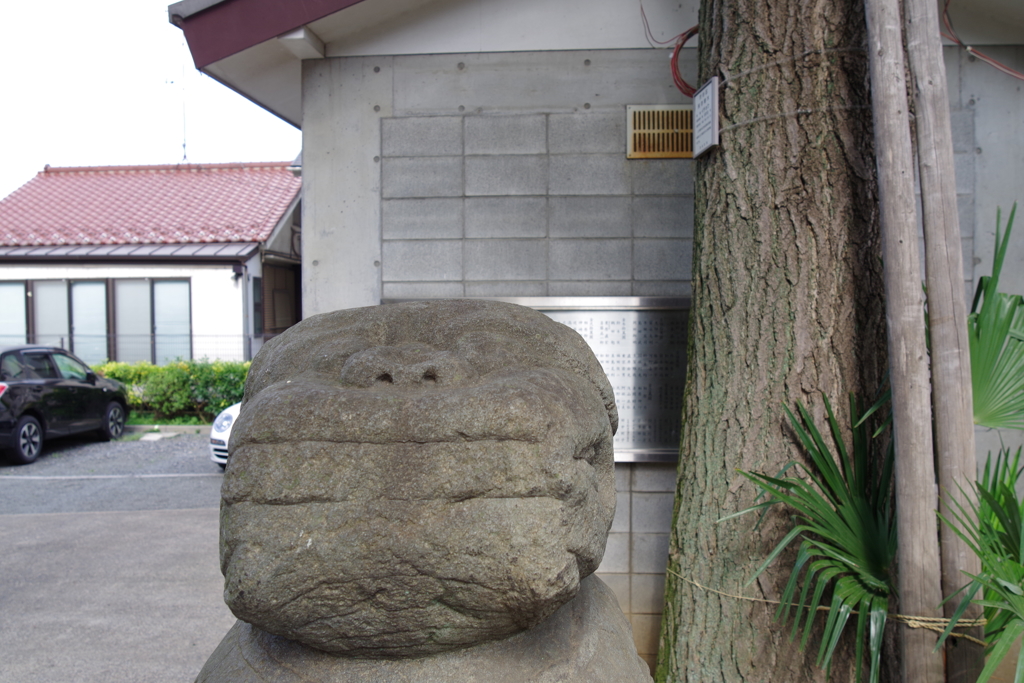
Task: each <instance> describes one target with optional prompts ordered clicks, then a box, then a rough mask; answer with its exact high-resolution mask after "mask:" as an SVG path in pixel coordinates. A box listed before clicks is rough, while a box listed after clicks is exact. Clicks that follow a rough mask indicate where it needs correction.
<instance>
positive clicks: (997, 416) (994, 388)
mask: <svg viewBox="0 0 1024 683" xmlns="http://www.w3.org/2000/svg"><path fill="white" fill-rule="evenodd" d="M1016 213H1017V204H1016V203H1015V204H1014V205H1013V208H1012V209H1011V210H1010V216H1009V218H1008V219H1007V221H1006V232H1005V233H1001V232H1000V230H1001V225H1000V224H1001V222H1002V212H1001V211H998V210H997V212H996V244H995V253H994V257H993V260H992V275H990V276H988V277H982V278H981V280H980V281H979V282H978V290H977V293H976V294H975V296H974V303H973V304H972V306H971V314H970V315H969V316H968V317H967V329H968V340H969V344H970V350H971V388H972V390H973V392H974V422H975V424H979V425H982V426H984V427H994V428H1005V427H1009V428H1013V429H1024V297H1021V296H1020V295H1019V294H1005V293H1003V292H1000V291H999V275H1000V273H1001V272H1002V269H1003V261H1004V260H1005V258H1006V249H1007V245H1008V244H1009V242H1010V231H1011V230H1012V229H1013V217H1014V215H1015V214H1016ZM979 301H980V303H981V307H980V308H979V307H978V304H979Z"/></svg>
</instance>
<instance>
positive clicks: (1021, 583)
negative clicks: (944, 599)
mask: <svg viewBox="0 0 1024 683" xmlns="http://www.w3.org/2000/svg"><path fill="white" fill-rule="evenodd" d="M1020 457H1021V450H1020V449H1017V453H1016V455H1015V456H1013V458H1012V459H1011V458H1010V453H1009V451H1007V450H1001V451H1000V452H999V454H998V455H997V456H996V461H995V463H994V464H993V463H992V458H991V454H990V455H989V459H988V461H986V463H985V469H984V472H983V474H982V477H981V480H980V481H976V482H975V484H974V487H973V490H974V493H975V496H974V498H973V499H972V498H971V497H970V496H967V497H966V498H967V507H966V508H965V507H964V506H963V505H961V504H960V503H959V502H957V501H956V500H955V499H954V500H952V503H953V506H952V507H951V509H950V515H951V517H952V519H949V518H946V517H944V516H943V515H941V514H940V515H939V517H940V518H941V519H942V521H943V522H945V523H946V524H948V525H950V527H952V529H953V530H954V531H955V532H956V534H957V535H958V536H959V537H960V538H962V539H963V540H964V542H965V543H966V544H967V545H968V546H970V548H971V550H973V551H974V553H975V554H976V555H977V556H978V559H979V560H981V573H980V574H978V575H974V574H968V576H969V577H970V578H971V583H969V584H968V585H967V586H965V587H964V588H963V589H961V593H962V595H961V598H960V603H959V604H958V605H957V608H956V611H955V612H954V613H953V616H952V617H951V619H950V624H949V626H948V627H947V628H946V631H945V633H943V634H942V638H941V639H940V640H939V643H940V644H941V643H942V642H943V641H945V639H946V638H947V637H948V636H949V634H950V633H951V632H952V631H953V629H954V628H955V626H956V624H957V621H958V620H959V619H960V617H961V616H962V615H963V613H964V611H965V610H966V609H967V607H968V605H970V604H971V602H974V603H976V604H978V605H981V607H982V608H983V610H984V616H985V620H986V624H985V641H986V644H987V651H988V657H987V659H986V663H985V668H984V669H983V670H982V672H981V675H980V676H979V677H978V681H977V683H985V681H987V680H988V679H989V678H991V676H992V674H993V673H995V670H996V668H997V667H998V666H999V664H1000V662H1002V661H1003V659H1005V658H1006V655H1007V654H1009V652H1010V649H1011V648H1012V647H1013V644H1014V643H1016V642H1018V641H1019V640H1020V639H1021V637H1022V636H1024V564H1022V562H1024V501H1022V500H1021V499H1020V497H1019V496H1018V495H1017V482H1018V481H1019V480H1020V477H1021V472H1022V468H1021V465H1020ZM979 591H981V596H982V597H981V598H980V599H978V598H976V596H977V594H978V592H979ZM953 597H956V594H954V595H953V596H950V598H949V599H952V598H953ZM1014 681H1015V683H1022V682H1024V657H1020V656H1018V658H1017V669H1016V674H1015V676H1014Z"/></svg>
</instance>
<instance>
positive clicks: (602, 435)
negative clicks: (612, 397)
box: [222, 368, 613, 506]
mask: <svg viewBox="0 0 1024 683" xmlns="http://www.w3.org/2000/svg"><path fill="white" fill-rule="evenodd" d="M252 415H257V416H259V417H258V419H251V418H250V417H249V416H252ZM231 453H232V455H231V460H232V462H231V464H230V465H229V468H232V469H233V468H234V467H235V466H243V465H244V469H245V470H246V471H247V472H248V473H249V474H250V476H246V477H233V476H231V471H232V469H229V471H228V475H229V476H228V477H226V479H225V483H224V486H223V488H222V496H223V499H224V501H225V502H226V503H228V504H235V503H240V502H243V501H248V502H253V503H264V504H270V505H302V504H310V503H332V502H333V503H342V502H344V503H346V504H354V503H358V504H360V505H363V504H365V505H370V506H372V505H374V504H375V501H378V502H379V501H385V500H404V501H417V500H418V501H423V502H424V503H426V502H429V501H445V502H447V503H448V504H452V503H459V502H463V501H468V500H472V499H477V498H505V499H516V498H521V499H535V498H552V499H555V500H566V499H568V498H572V497H574V496H577V495H579V494H580V491H581V489H580V488H579V486H580V482H583V481H587V482H589V481H591V479H592V477H594V476H596V471H597V470H598V469H602V470H603V469H605V468H608V467H611V462H612V460H613V453H612V435H611V426H610V422H609V420H608V418H607V416H606V413H605V411H604V409H603V407H602V404H601V403H600V397H599V396H597V395H596V393H595V392H594V391H593V389H592V387H591V385H590V384H589V383H588V382H586V381H585V380H584V379H582V378H579V377H577V376H575V375H573V374H572V373H569V372H566V371H562V370H552V369H548V368H534V369H530V370H527V371H521V372H516V373H514V374H511V375H510V374H503V375H501V376H499V377H494V378H491V380H490V381H488V379H487V378H483V380H482V381H478V382H475V383H472V384H468V385H460V386H453V387H447V388H445V389H443V390H436V391H435V390H432V391H377V390H367V389H352V388H349V387H344V386H337V385H331V384H327V383H323V382H313V381H310V382H304V381H301V380H292V381H291V382H280V383H278V384H275V385H272V386H269V387H267V388H266V389H264V390H263V391H261V392H260V393H259V394H257V395H256V396H255V397H254V398H253V399H252V400H251V401H250V403H249V405H247V406H244V407H243V409H242V413H241V415H240V416H239V420H238V422H237V423H236V426H235V430H234V432H233V434H232V437H231ZM282 460H287V461H289V462H290V463H291V464H290V465H289V466H288V467H286V468H282V467H279V466H276V465H275V463H279V462H281V461H282Z"/></svg>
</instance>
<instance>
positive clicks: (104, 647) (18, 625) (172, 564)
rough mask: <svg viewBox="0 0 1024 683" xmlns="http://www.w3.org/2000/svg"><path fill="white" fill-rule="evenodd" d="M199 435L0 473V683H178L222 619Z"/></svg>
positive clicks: (212, 492)
mask: <svg viewBox="0 0 1024 683" xmlns="http://www.w3.org/2000/svg"><path fill="white" fill-rule="evenodd" d="M206 438H207V437H203V436H199V435H195V434H192V435H179V436H174V437H172V438H164V439H161V440H159V441H119V442H114V443H109V444H107V443H97V442H96V441H92V440H88V439H63V440H55V441H53V442H50V443H48V444H46V445H45V447H44V451H43V455H42V456H41V457H40V459H39V460H37V461H36V462H35V463H33V464H31V465H23V466H8V465H6V464H4V465H0V683H164V682H166V683H171V682H172V681H173V682H174V683H189V682H190V681H193V680H194V679H195V677H196V675H197V674H198V673H199V670H200V669H201V668H202V666H203V663H204V662H205V661H206V658H207V657H208V656H209V655H210V653H211V652H213V649H214V648H215V647H216V646H217V643H218V642H220V639H221V638H222V637H223V636H224V634H225V633H226V632H227V630H228V628H230V626H231V624H233V623H234V617H233V616H232V615H231V613H230V612H229V611H228V609H227V607H226V606H225V605H224V602H223V600H222V598H221V590H222V578H221V575H220V570H219V568H218V559H217V508H218V504H219V500H220V483H221V470H220V468H219V467H218V466H217V465H215V464H214V463H212V462H210V460H209V455H208V451H207V448H206Z"/></svg>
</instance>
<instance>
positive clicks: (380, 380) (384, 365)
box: [341, 344, 474, 389]
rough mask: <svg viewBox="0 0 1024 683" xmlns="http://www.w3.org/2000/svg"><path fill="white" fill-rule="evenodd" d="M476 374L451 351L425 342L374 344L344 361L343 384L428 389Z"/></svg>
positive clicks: (364, 387)
mask: <svg viewBox="0 0 1024 683" xmlns="http://www.w3.org/2000/svg"><path fill="white" fill-rule="evenodd" d="M473 374H474V373H473V372H472V369H471V368H470V367H469V366H468V365H467V364H466V363H464V362H463V361H462V360H461V359H460V358H459V357H457V356H455V355H454V354H452V353H451V352H449V351H440V350H438V349H434V348H431V347H429V346H425V345H422V344H410V345H406V346H375V347H373V348H371V349H366V350H365V351H360V352H359V353H356V354H353V355H352V356H350V357H349V359H348V360H347V361H345V365H344V367H343V368H342V370H341V383H342V384H344V385H347V386H352V387H360V388H363V389H369V388H373V387H376V388H386V387H388V386H394V387H404V388H416V387H424V388H427V387H432V386H444V385H448V386H450V385H454V384H459V383H461V382H464V381H466V380H467V379H470V378H471V377H472V376H473Z"/></svg>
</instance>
